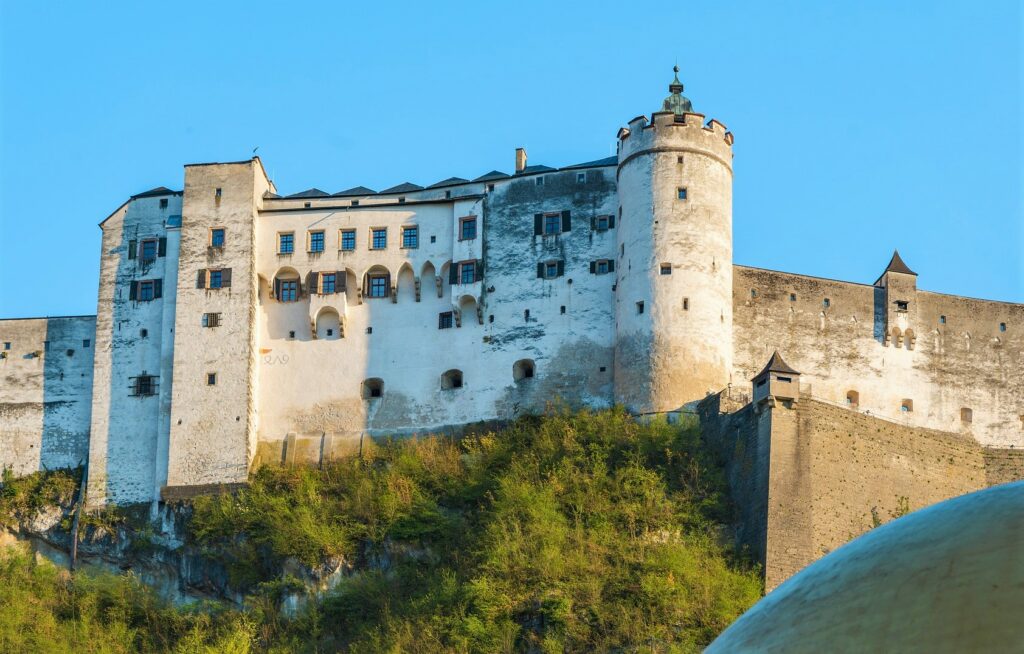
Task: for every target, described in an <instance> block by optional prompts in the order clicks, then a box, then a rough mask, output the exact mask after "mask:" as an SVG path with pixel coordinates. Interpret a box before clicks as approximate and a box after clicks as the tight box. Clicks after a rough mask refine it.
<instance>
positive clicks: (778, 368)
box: [751, 350, 800, 381]
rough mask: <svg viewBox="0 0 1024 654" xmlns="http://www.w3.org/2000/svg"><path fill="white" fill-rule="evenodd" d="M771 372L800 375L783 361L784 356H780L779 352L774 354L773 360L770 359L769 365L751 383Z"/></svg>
mask: <svg viewBox="0 0 1024 654" xmlns="http://www.w3.org/2000/svg"><path fill="white" fill-rule="evenodd" d="M769 372H781V373H784V374H788V375H799V374H800V373H799V372H797V371H796V370H794V369H793V368H791V367H789V364H788V363H786V362H785V361H783V360H782V355H780V354H779V351H778V350H775V352H774V353H773V354H772V358H771V359H768V364H767V365H766V366H765V367H764V368H763V369H762V370H761V372H759V373H757V374H756V375H755V376H754V377H753V379H751V381H753V380H754V379H758V378H760V377H763V376H764V375H767V374H768V373H769Z"/></svg>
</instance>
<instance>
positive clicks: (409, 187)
mask: <svg viewBox="0 0 1024 654" xmlns="http://www.w3.org/2000/svg"><path fill="white" fill-rule="evenodd" d="M422 190H423V187H422V186H420V185H419V184H413V183H412V182H402V183H401V184H399V185H398V186H392V187H391V188H386V189H384V190H383V191H381V192H380V194H381V195H384V194H385V193H412V192H413V191H422Z"/></svg>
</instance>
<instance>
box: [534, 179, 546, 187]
mask: <svg viewBox="0 0 1024 654" xmlns="http://www.w3.org/2000/svg"><path fill="white" fill-rule="evenodd" d="M535 183H536V184H537V186H544V178H543V177H538V178H537V181H536V182H535Z"/></svg>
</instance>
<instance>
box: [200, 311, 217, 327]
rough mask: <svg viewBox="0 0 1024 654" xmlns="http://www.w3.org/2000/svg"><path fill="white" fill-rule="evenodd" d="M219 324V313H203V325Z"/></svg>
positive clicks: (212, 325)
mask: <svg viewBox="0 0 1024 654" xmlns="http://www.w3.org/2000/svg"><path fill="white" fill-rule="evenodd" d="M219 326H220V314H219V313H204V314H203V327H219Z"/></svg>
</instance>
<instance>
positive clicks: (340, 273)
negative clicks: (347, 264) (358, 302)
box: [334, 270, 346, 293]
mask: <svg viewBox="0 0 1024 654" xmlns="http://www.w3.org/2000/svg"><path fill="white" fill-rule="evenodd" d="M345 281H346V280H345V271H344V270H335V271H334V292H335V293H344V292H345Z"/></svg>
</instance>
